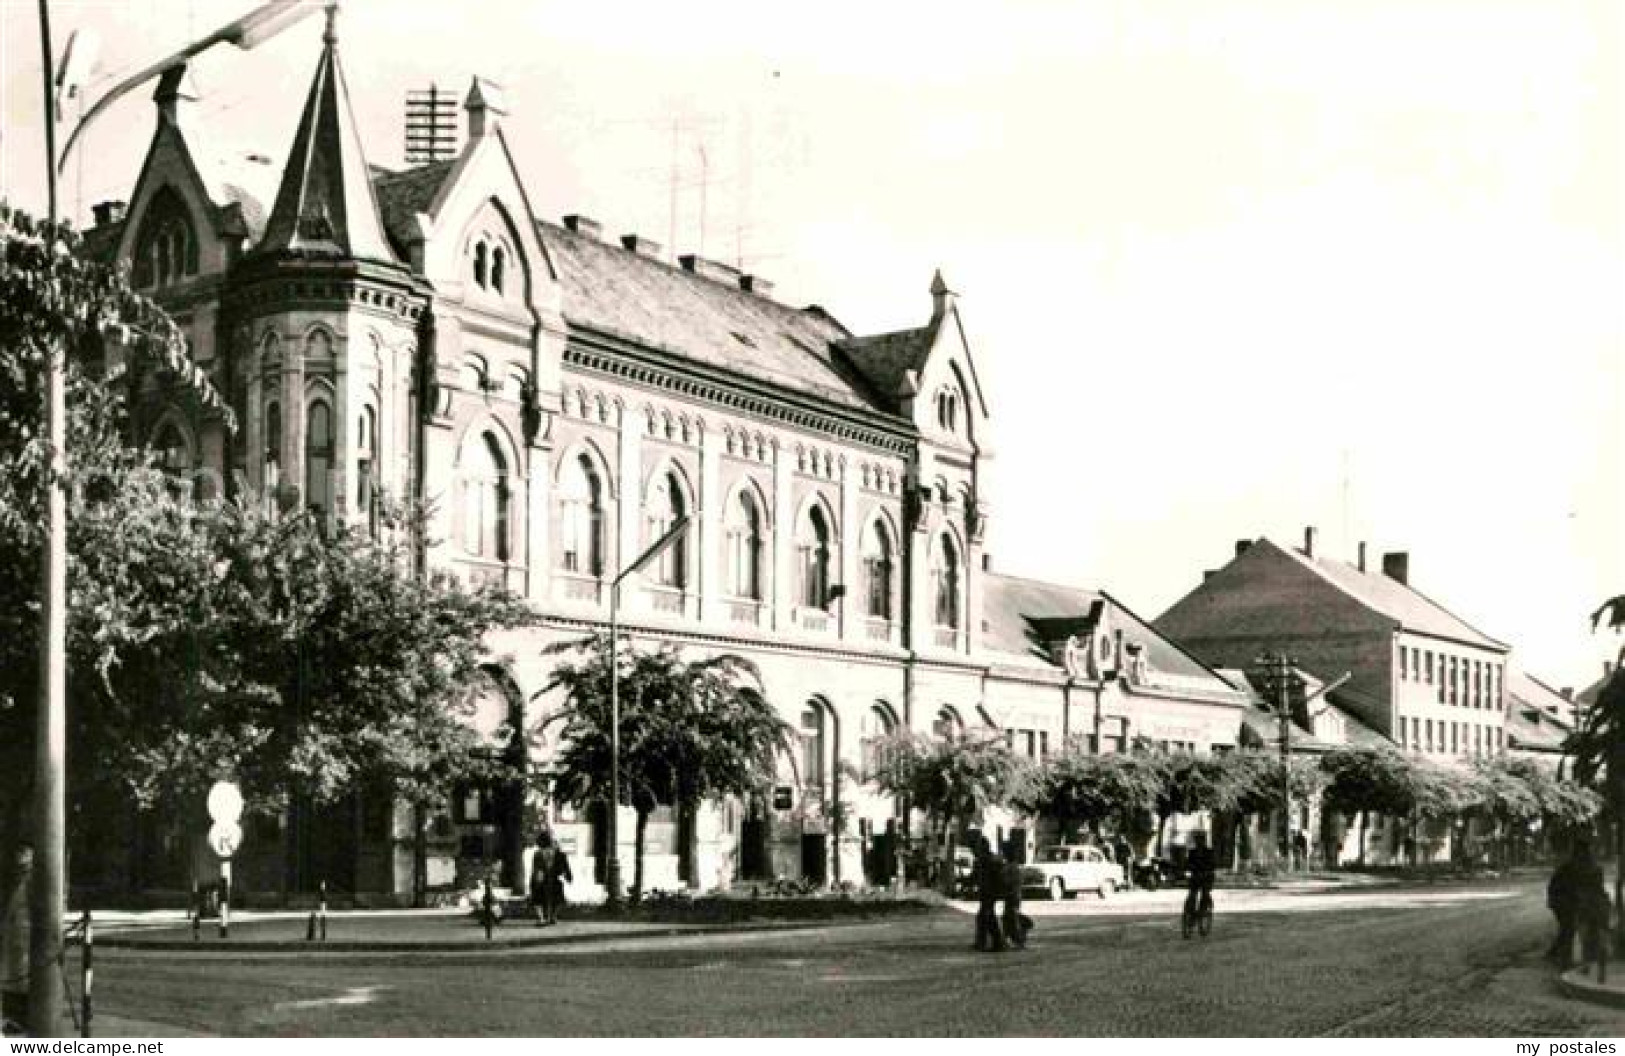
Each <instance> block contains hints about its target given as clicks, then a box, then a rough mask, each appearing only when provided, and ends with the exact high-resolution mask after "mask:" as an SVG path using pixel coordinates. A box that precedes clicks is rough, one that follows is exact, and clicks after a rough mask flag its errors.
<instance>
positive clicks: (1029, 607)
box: [982, 573, 1241, 702]
mask: <svg viewBox="0 0 1625 1056" xmlns="http://www.w3.org/2000/svg"><path fill="white" fill-rule="evenodd" d="M982 584H983V586H982V619H983V627H982V647H983V648H984V649H986V650H988V651H989V652H992V653H997V654H1003V655H1004V656H1005V657H1009V658H1010V659H1012V660H1015V661H1018V662H1020V663H1023V664H1027V665H1030V666H1039V667H1047V668H1051V669H1054V670H1059V669H1060V668H1059V665H1057V664H1056V663H1055V660H1054V658H1053V657H1052V656H1051V653H1050V647H1051V645H1052V644H1053V643H1055V642H1058V641H1064V640H1065V639H1066V638H1067V637H1068V636H1069V635H1072V634H1077V633H1079V632H1081V631H1083V630H1086V629H1087V628H1088V627H1089V626H1090V612H1091V610H1092V609H1093V608H1094V606H1095V605H1096V604H1098V603H1104V604H1105V606H1106V607H1107V608H1106V610H1105V611H1106V613H1107V616H1106V619H1107V620H1108V621H1109V622H1110V624H1111V626H1113V627H1116V628H1120V629H1121V630H1122V631H1123V639H1124V642H1125V643H1139V644H1140V645H1142V646H1143V647H1144V648H1145V650H1146V660H1147V663H1148V664H1149V666H1150V668H1151V670H1152V672H1154V673H1155V674H1161V675H1171V676H1173V678H1174V679H1175V680H1177V682H1178V683H1179V684H1180V685H1182V686H1185V687H1187V688H1192V689H1200V690H1204V691H1206V692H1207V693H1213V694H1219V695H1222V696H1226V697H1230V698H1236V699H1237V700H1238V702H1239V698H1240V696H1241V693H1240V692H1239V691H1238V690H1237V689H1236V687H1235V686H1232V685H1231V684H1230V683H1229V682H1227V681H1225V680H1224V679H1223V678H1221V677H1220V676H1219V675H1218V673H1217V672H1215V671H1213V670H1212V669H1211V668H1209V667H1207V666H1206V665H1204V664H1203V663H1202V662H1201V661H1199V660H1197V659H1196V658H1195V657H1193V656H1191V655H1190V654H1189V653H1187V652H1185V651H1184V650H1183V649H1181V648H1180V647H1179V646H1177V645H1175V644H1174V643H1173V642H1171V641H1169V640H1168V639H1167V638H1164V637H1163V636H1162V635H1160V634H1158V633H1157V631H1156V630H1155V629H1153V628H1152V627H1151V625H1150V624H1148V623H1146V622H1145V621H1144V620H1142V619H1140V618H1139V617H1138V616H1136V615H1135V614H1134V613H1133V612H1131V611H1130V610H1129V609H1128V608H1127V607H1126V606H1124V605H1123V604H1122V603H1121V602H1119V601H1117V599H1115V598H1113V597H1112V596H1111V595H1110V594H1107V593H1106V592H1105V591H1095V590H1083V589H1080V588H1077V587H1066V586H1061V585H1060V584H1057V583H1045V582H1043V581H1041V580H1036V579H1023V578H1021V577H1018V576H1004V575H995V574H993V573H988V574H986V575H985V576H984V577H983V580H982Z"/></svg>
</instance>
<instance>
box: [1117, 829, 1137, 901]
mask: <svg viewBox="0 0 1625 1056" xmlns="http://www.w3.org/2000/svg"><path fill="white" fill-rule="evenodd" d="M1112 857H1113V858H1116V859H1117V864H1118V865H1121V866H1122V867H1123V885H1124V886H1125V887H1129V888H1132V887H1133V886H1134V848H1133V847H1130V846H1129V842H1128V840H1127V839H1126V838H1125V837H1124V836H1123V834H1122V833H1118V834H1117V838H1116V839H1114V840H1113V841H1112Z"/></svg>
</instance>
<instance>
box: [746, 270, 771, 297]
mask: <svg viewBox="0 0 1625 1056" xmlns="http://www.w3.org/2000/svg"><path fill="white" fill-rule="evenodd" d="M739 288H740V289H742V290H744V291H745V292H746V293H754V294H755V295H756V296H758V297H771V296H773V284H772V283H771V282H769V281H768V280H766V279H764V278H762V277H761V276H760V275H741V276H739Z"/></svg>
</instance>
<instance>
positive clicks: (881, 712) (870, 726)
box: [862, 703, 897, 780]
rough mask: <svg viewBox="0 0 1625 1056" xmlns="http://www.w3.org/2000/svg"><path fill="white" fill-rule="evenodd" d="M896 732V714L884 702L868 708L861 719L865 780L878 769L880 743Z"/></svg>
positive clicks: (880, 761) (882, 743) (880, 758)
mask: <svg viewBox="0 0 1625 1056" xmlns="http://www.w3.org/2000/svg"><path fill="white" fill-rule="evenodd" d="M896 732H897V716H896V715H895V714H893V713H892V710H891V708H889V707H888V706H887V705H885V704H884V703H877V704H875V705H874V706H873V707H871V708H870V709H869V714H868V715H866V716H864V719H863V741H862V750H863V775H864V779H865V780H867V779H868V778H870V777H873V776H874V774H875V771H877V770H879V769H880V764H881V763H883V762H884V761H885V760H884V759H883V758H882V745H884V743H885V741H886V738H888V737H890V736H891V735H892V734H894V733H896Z"/></svg>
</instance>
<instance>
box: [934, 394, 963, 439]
mask: <svg viewBox="0 0 1625 1056" xmlns="http://www.w3.org/2000/svg"><path fill="white" fill-rule="evenodd" d="M937 426H938V427H939V428H940V429H942V430H943V431H944V432H948V433H957V432H959V394H958V393H957V392H955V391H953V390H952V389H942V390H941V391H939V392H938V393H937Z"/></svg>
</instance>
